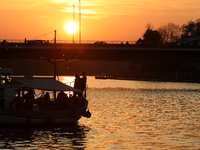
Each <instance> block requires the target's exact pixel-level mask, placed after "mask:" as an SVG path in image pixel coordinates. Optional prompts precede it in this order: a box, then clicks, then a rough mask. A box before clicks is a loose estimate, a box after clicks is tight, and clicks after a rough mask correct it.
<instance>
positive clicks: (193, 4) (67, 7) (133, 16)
mask: <svg viewBox="0 0 200 150" xmlns="http://www.w3.org/2000/svg"><path fill="white" fill-rule="evenodd" d="M0 2H1V7H0V19H1V22H0V39H24V38H26V39H28V40H32V39H36V38H37V39H47V40H52V39H53V37H54V34H53V31H54V30H56V31H57V39H58V40H72V35H71V34H69V33H67V32H66V31H65V25H66V23H67V22H69V21H73V5H75V12H76V13H75V22H76V23H77V24H78V23H79V0H1V1H0ZM81 16H82V19H81V39H82V40H92V41H95V40H104V41H136V40H138V38H141V37H142V35H143V33H144V32H145V30H146V25H147V24H148V23H151V24H152V25H153V27H154V29H157V28H159V27H160V26H161V25H164V24H166V23H169V22H173V23H175V24H178V25H180V26H182V25H183V24H187V22H188V21H190V20H192V21H196V20H197V19H199V18H200V0H115V1H113V0H81ZM46 33H50V34H46ZM45 34H46V35H45ZM43 35H45V36H43ZM75 40H79V33H78V32H77V33H76V34H75Z"/></svg>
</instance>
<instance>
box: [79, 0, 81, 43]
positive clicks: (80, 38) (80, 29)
mask: <svg viewBox="0 0 200 150" xmlns="http://www.w3.org/2000/svg"><path fill="white" fill-rule="evenodd" d="M79 44H81V0H79Z"/></svg>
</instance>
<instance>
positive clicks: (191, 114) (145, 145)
mask: <svg viewBox="0 0 200 150" xmlns="http://www.w3.org/2000/svg"><path fill="white" fill-rule="evenodd" d="M59 80H60V81H62V82H64V83H67V82H73V81H74V77H59ZM87 83H88V90H87V99H88V101H89V110H90V112H91V113H92V117H91V118H81V119H80V120H79V123H78V124H75V125H72V126H69V127H68V126H61V127H52V128H26V129H25V128H19V129H18V128H17V129H15V128H0V149H20V150H21V149H70V150H77V149H81V150H83V149H84V150H89V149H98V150H102V149H103V150H108V149H109V150H115V149H120V150H121V149H160V150H161V149H162V150H163V149H170V150H171V149H181V150H182V149H184V150H185V149H188V150H192V149H194V150H197V149H200V84H195V83H194V84H193V83H170V82H168V83H167V82H166V83H164V82H148V81H123V80H95V79H94V77H88V81H87Z"/></svg>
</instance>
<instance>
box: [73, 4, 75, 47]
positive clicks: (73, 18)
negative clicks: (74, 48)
mask: <svg viewBox="0 0 200 150" xmlns="http://www.w3.org/2000/svg"><path fill="white" fill-rule="evenodd" d="M74 12H75V7H74V5H73V22H74V18H75V15H74ZM73 44H74V33H73Z"/></svg>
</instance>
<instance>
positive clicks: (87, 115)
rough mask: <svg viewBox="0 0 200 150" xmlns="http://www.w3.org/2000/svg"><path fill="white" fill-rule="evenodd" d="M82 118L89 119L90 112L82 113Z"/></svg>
mask: <svg viewBox="0 0 200 150" xmlns="http://www.w3.org/2000/svg"><path fill="white" fill-rule="evenodd" d="M83 117H87V118H90V117H91V113H90V111H89V110H87V111H86V110H85V111H84V112H83Z"/></svg>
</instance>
